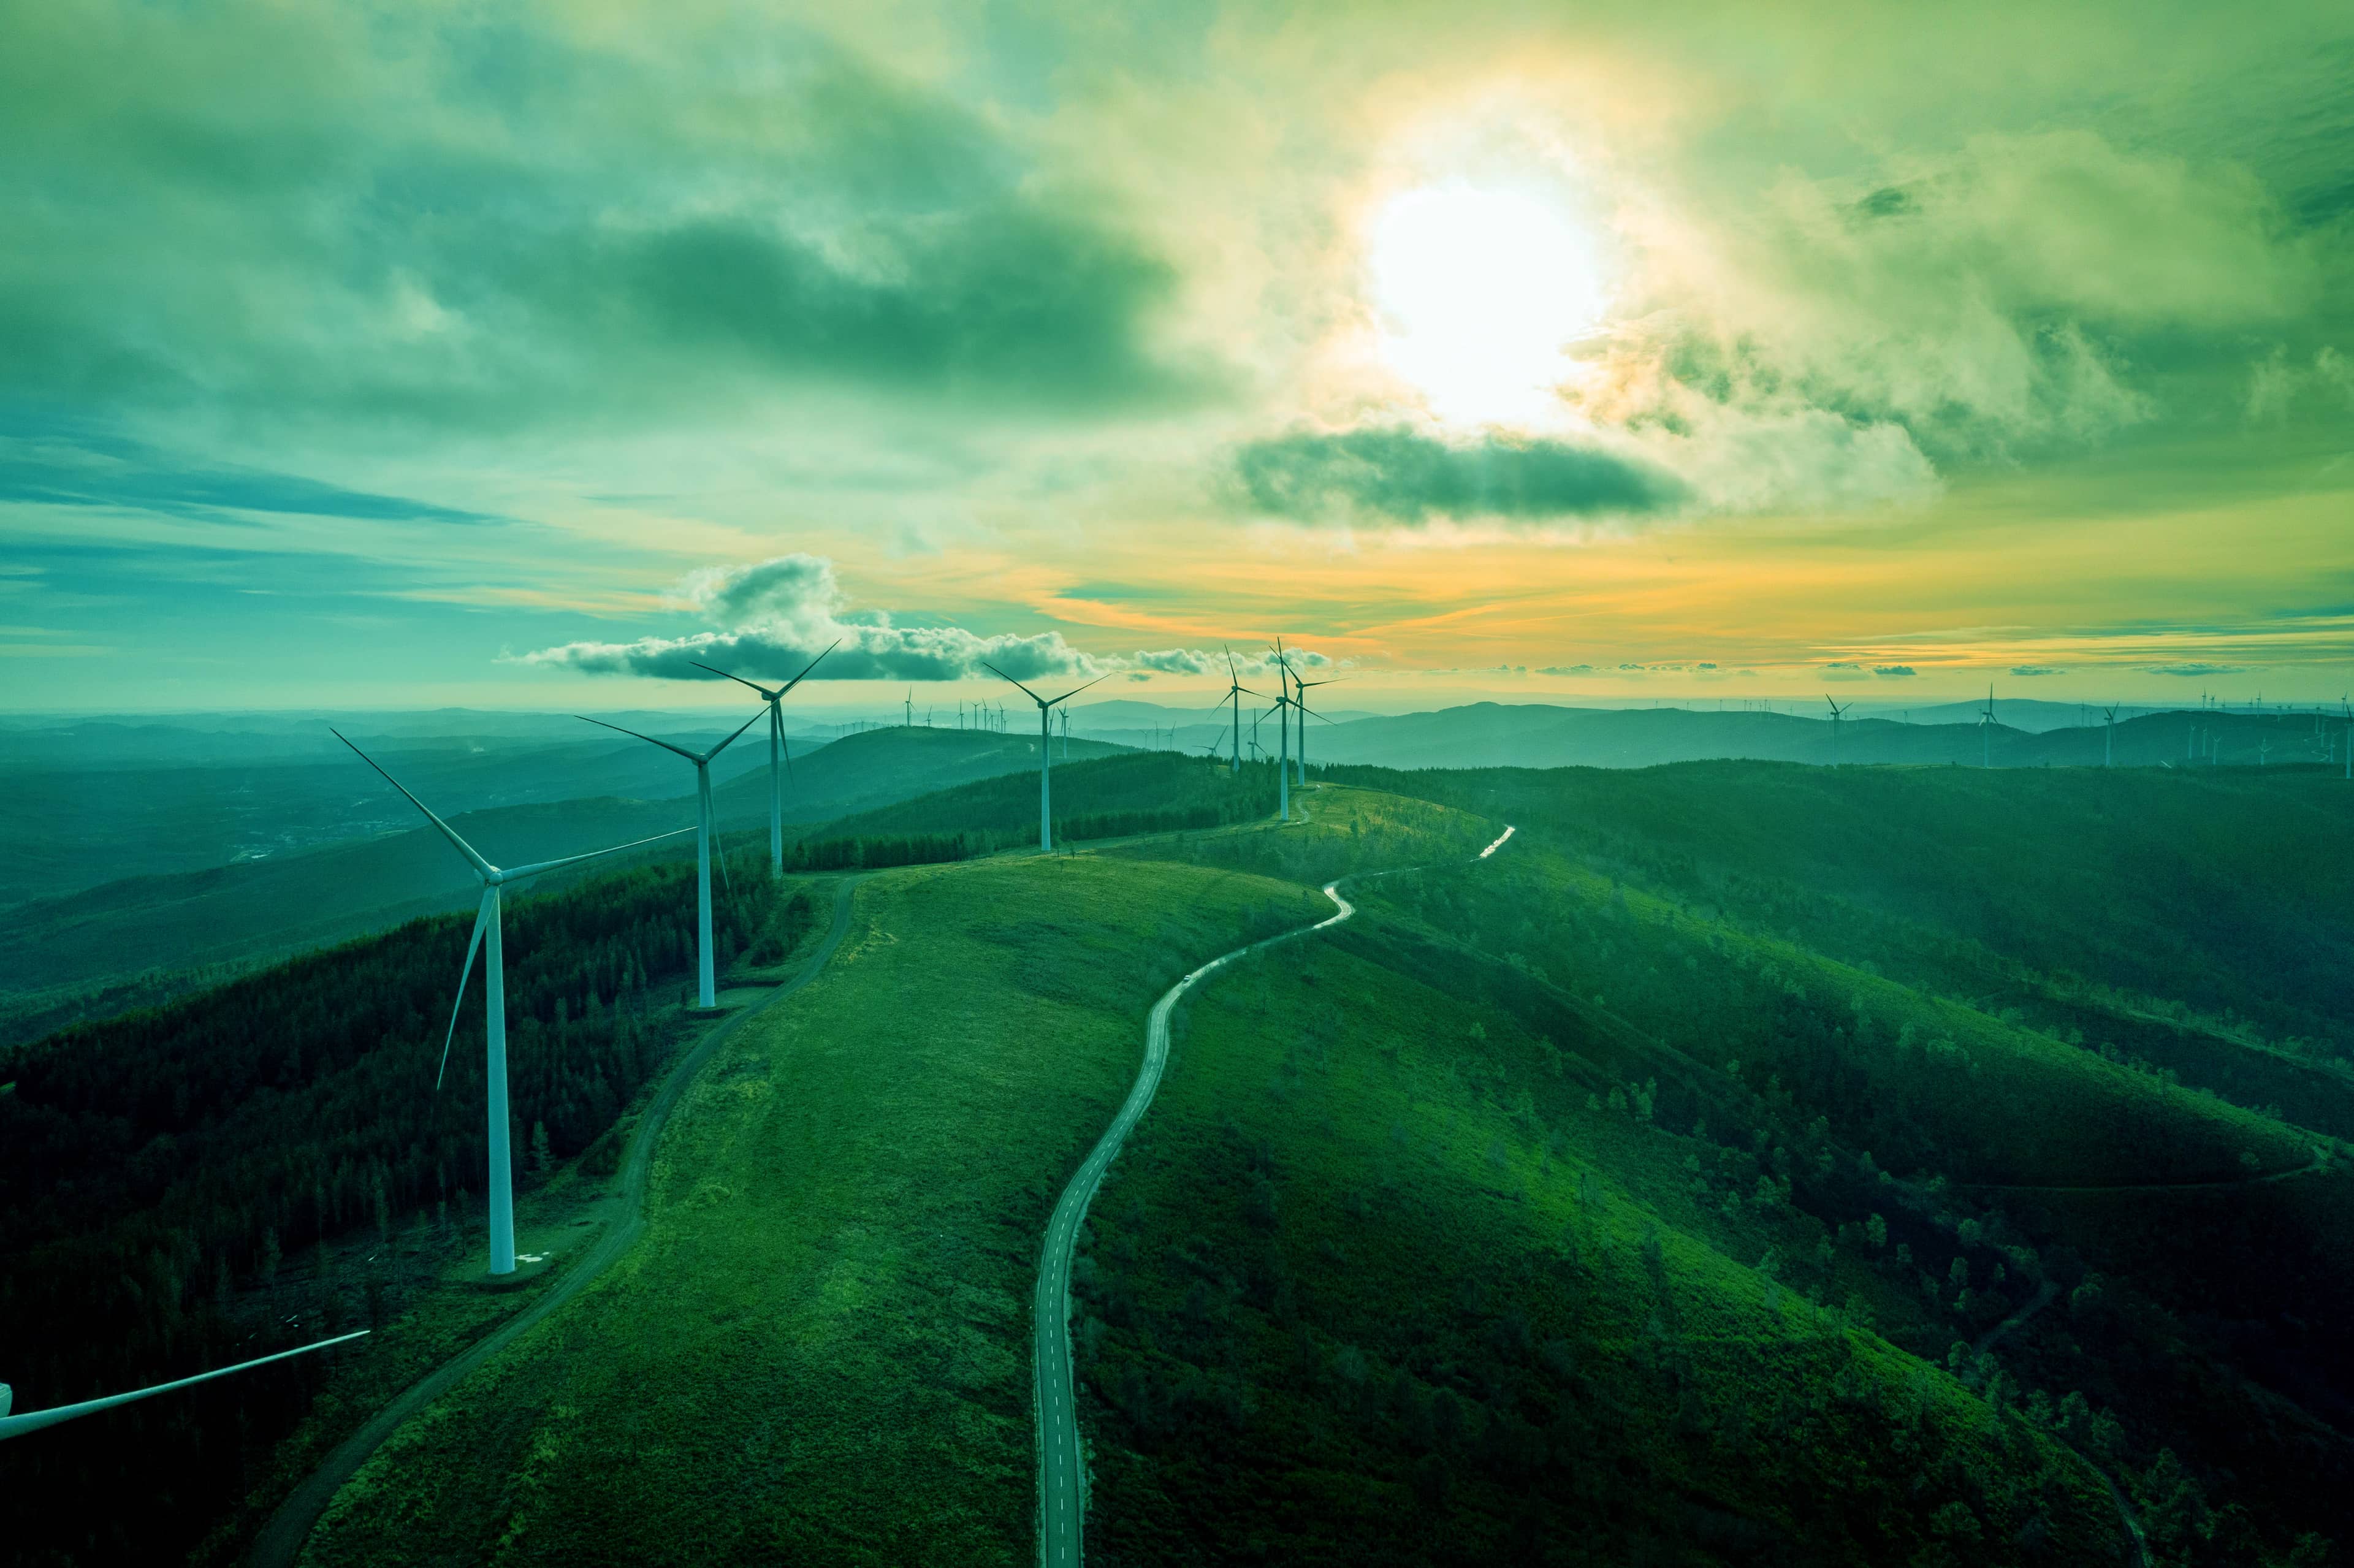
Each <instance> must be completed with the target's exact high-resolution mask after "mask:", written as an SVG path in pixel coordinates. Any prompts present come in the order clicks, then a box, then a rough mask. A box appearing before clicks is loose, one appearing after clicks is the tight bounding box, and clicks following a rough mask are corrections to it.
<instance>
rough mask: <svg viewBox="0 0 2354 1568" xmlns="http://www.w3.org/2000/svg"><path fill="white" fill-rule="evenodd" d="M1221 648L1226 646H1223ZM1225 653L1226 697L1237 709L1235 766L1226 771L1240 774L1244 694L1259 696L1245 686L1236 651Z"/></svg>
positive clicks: (1228, 650)
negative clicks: (1237, 666) (1237, 669)
mask: <svg viewBox="0 0 2354 1568" xmlns="http://www.w3.org/2000/svg"><path fill="white" fill-rule="evenodd" d="M1221 646H1224V645H1223V644H1221ZM1225 653H1226V696H1227V698H1228V699H1230V700H1231V701H1232V702H1233V704H1234V709H1235V723H1234V730H1235V757H1234V762H1233V765H1232V766H1231V767H1229V768H1227V769H1226V771H1227V772H1228V773H1240V772H1241V771H1242V770H1243V694H1245V693H1246V692H1248V693H1249V694H1251V695H1252V696H1254V697H1255V696H1257V695H1258V694H1257V692H1253V691H1251V689H1250V688H1249V687H1248V686H1246V685H1244V684H1243V683H1242V676H1241V674H1240V673H1239V672H1237V671H1236V670H1235V651H1234V650H1233V649H1231V648H1228V649H1226V651H1225Z"/></svg>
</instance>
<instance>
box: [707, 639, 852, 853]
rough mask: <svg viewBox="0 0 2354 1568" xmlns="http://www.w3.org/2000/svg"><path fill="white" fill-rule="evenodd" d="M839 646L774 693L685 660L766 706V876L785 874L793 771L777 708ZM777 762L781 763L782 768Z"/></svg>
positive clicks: (782, 716) (836, 641) (827, 649)
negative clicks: (788, 798) (787, 778)
mask: <svg viewBox="0 0 2354 1568" xmlns="http://www.w3.org/2000/svg"><path fill="white" fill-rule="evenodd" d="M841 646H842V639H840V638H839V637H837V638H835V639H834V640H833V641H832V642H829V643H827V644H826V647H825V653H820V654H819V655H818V656H817V658H816V659H812V660H811V661H810V662H809V663H808V664H807V666H805V667H804V668H803V669H802V671H801V673H800V674H798V675H795V676H794V677H793V678H792V679H791V680H790V681H787V682H786V683H784V684H783V685H781V686H779V687H778V688H777V689H776V690H775V691H773V692H772V691H770V690H769V688H768V687H766V686H763V685H761V684H759V683H758V682H754V681H748V680H746V679H745V678H744V677H743V676H741V675H728V674H727V672H726V671H725V670H722V669H719V668H717V667H716V666H715V665H710V664H706V663H705V662H703V661H701V660H700V659H690V660H688V661H687V662H688V663H690V664H693V665H694V666H695V668H696V669H698V670H709V671H710V672H711V673H713V674H715V675H726V676H727V679H729V680H731V681H733V682H735V683H737V685H739V686H750V687H751V688H752V689H753V690H754V691H756V692H758V693H759V694H760V700H761V701H762V702H764V703H766V704H768V705H769V874H770V875H771V876H782V875H784V874H785V779H784V776H785V774H786V773H790V771H792V766H793V755H792V748H791V747H789V746H787V745H786V744H785V714H784V709H783V708H782V707H781V706H779V705H780V704H781V703H783V702H784V700H785V694H786V693H788V692H790V691H791V690H792V689H793V688H794V687H795V686H798V685H800V684H801V683H802V682H803V681H806V680H808V679H809V673H810V671H811V670H814V669H816V668H817V667H818V662H819V661H820V660H822V659H823V658H824V657H825V654H826V653H831V652H833V651H834V650H835V649H836V648H839V647H841ZM779 763H781V764H782V767H781V768H779Z"/></svg>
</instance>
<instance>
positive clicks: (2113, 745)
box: [2101, 707, 2117, 768]
mask: <svg viewBox="0 0 2354 1568" xmlns="http://www.w3.org/2000/svg"><path fill="white" fill-rule="evenodd" d="M2101 717H2102V720H2103V733H2102V736H2101V766H2102V767H2104V768H2115V766H2116V765H2117V710H2116V709H2115V708H2114V707H2107V708H2103V709H2102V710H2101Z"/></svg>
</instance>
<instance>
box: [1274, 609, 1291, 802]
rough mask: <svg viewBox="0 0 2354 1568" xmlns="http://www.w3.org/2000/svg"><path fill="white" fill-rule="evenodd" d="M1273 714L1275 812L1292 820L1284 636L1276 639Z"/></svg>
mask: <svg viewBox="0 0 2354 1568" xmlns="http://www.w3.org/2000/svg"><path fill="white" fill-rule="evenodd" d="M1275 669H1276V676H1275V717H1276V723H1277V726H1278V734H1277V737H1276V738H1277V749H1276V754H1275V814H1276V818H1277V820H1278V821H1286V822H1288V821H1291V712H1290V709H1291V666H1290V664H1289V663H1288V662H1285V660H1284V656H1283V639H1282V638H1280V637H1278V638H1277V639H1276V640H1275Z"/></svg>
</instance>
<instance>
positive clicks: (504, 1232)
mask: <svg viewBox="0 0 2354 1568" xmlns="http://www.w3.org/2000/svg"><path fill="white" fill-rule="evenodd" d="M745 722H746V723H750V722H751V721H750V720H746V721H745ZM328 733H329V734H331V735H333V736H334V737H335V738H336V739H337V740H340V741H342V742H343V743H344V744H345V746H351V747H352V750H353V751H354V752H355V754H356V755H357V756H358V758H359V759H360V760H361V761H362V762H365V763H366V764H367V765H368V766H369V767H370V768H376V772H377V774H378V775H379V776H381V777H382V778H383V779H384V781H385V782H386V783H387V784H389V785H391V786H392V787H393V788H394V789H398V790H399V791H400V792H401V794H402V795H403V796H404V797H405V798H406V799H407V800H408V803H409V804H410V805H412V806H414V807H416V808H417V809H418V810H420V811H422V812H424V813H425V820H426V821H429V822H431V823H432V824H433V825H434V826H435V827H436V828H438V829H440V832H441V836H442V837H443V838H445V839H448V840H449V841H450V847H451V848H452V849H454V850H456V851H457V852H458V853H460V854H461V855H464V856H465V857H466V863H468V864H469V865H471V866H472V867H473V868H474V874H475V875H476V876H479V877H481V878H482V907H481V908H480V909H479V910H477V911H476V912H475V915H474V935H473V938H472V940H471V941H469V942H468V943H467V944H466V967H465V968H464V969H462V970H461V971H460V972H459V975H458V1000H457V1001H455V1002H453V1003H451V1008H450V1029H449V1032H448V1033H445V1034H444V1035H443V1036H442V1037H441V1065H440V1069H439V1070H437V1071H436V1072H435V1073H434V1075H433V1087H434V1088H435V1090H436V1091H439V1090H440V1087H441V1076H442V1074H444V1073H447V1072H448V1071H449V1070H450V1044H451V1041H453V1040H455V1039H456V1038H457V1037H458V1010H459V1009H460V1008H461V1007H463V1006H465V1004H466V982H467V981H468V980H472V978H473V976H474V954H475V953H476V952H477V951H478V950H480V949H481V948H482V933H483V932H485V931H488V932H489V933H490V938H491V941H490V948H491V950H490V952H489V954H488V955H487V956H486V957H484V959H482V1006H483V1012H484V1020H483V1029H482V1039H483V1050H484V1053H485V1060H486V1064H487V1065H486V1067H485V1069H484V1076H485V1077H486V1079H487V1080H488V1084H489V1093H488V1107H487V1115H488V1117H489V1128H488V1130H489V1133H490V1150H491V1152H490V1207H491V1272H492V1273H493V1274H513V1273H514V1162H513V1160H511V1159H510V1158H509V1157H508V1153H507V981H506V943H505V941H504V938H503V932H502V927H503V926H504V919H503V917H502V916H501V915H500V906H501V898H500V892H499V890H500V889H501V888H503V887H504V886H506V885H508V884H509V883H519V882H522V881H524V880H525V879H526V878H528V877H534V876H537V875H538V874H540V873H541V872H543V871H554V870H555V869H556V868H557V866H559V865H573V864H576V863H578V862H580V861H584V860H595V859H597V858H598V857H599V856H600V855H609V854H618V853H620V852H621V851H622V850H628V849H636V848H637V847H638V846H639V845H641V844H651V843H659V842H661V841H663V839H674V838H676V837H678V835H679V833H683V832H686V830H685V829H684V828H681V829H679V830H678V831H677V832H668V833H656V834H655V835H654V836H653V837H652V838H646V839H637V840H634V841H632V842H629V843H625V844H615V845H613V846H612V848H610V849H600V850H590V851H589V852H588V853H587V854H568V855H566V856H564V857H563V858H562V859H560V860H543V861H537V862H535V863H532V864H530V865H519V866H514V867H513V868H511V869H502V868H500V867H498V866H495V865H493V864H492V863H490V862H489V861H486V860H484V859H483V858H482V856H481V855H480V854H477V853H475V852H474V846H473V845H472V844H470V843H468V842H466V841H465V840H463V839H461V838H460V837H459V836H458V830H457V829H455V828H453V827H451V825H450V824H449V823H447V822H445V821H442V820H441V819H440V818H439V817H437V816H435V815H434V814H433V810H432V808H431V807H429V806H428V805H426V803H425V802H424V801H422V800H419V799H418V798H417V797H416V796H414V795H411V794H409V793H408V789H407V788H406V787H404V786H403V785H402V783H401V782H400V780H399V779H395V778H394V777H393V776H392V775H391V774H389V773H387V772H385V770H384V769H383V768H381V767H378V766H377V763H376V758H373V757H370V756H369V755H368V754H367V753H366V752H365V751H361V750H360V748H359V747H356V746H352V743H351V739H350V737H349V736H345V734H344V733H343V731H341V730H338V729H332V728H331V729H330V730H329V731H328ZM737 733H739V734H740V733H742V732H741V731H738V732H737Z"/></svg>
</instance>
